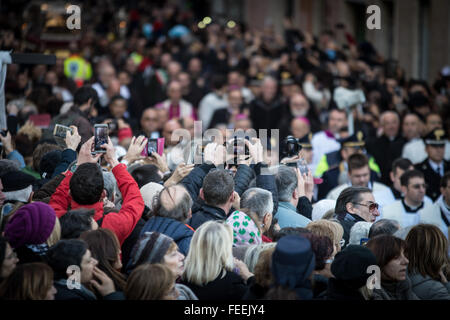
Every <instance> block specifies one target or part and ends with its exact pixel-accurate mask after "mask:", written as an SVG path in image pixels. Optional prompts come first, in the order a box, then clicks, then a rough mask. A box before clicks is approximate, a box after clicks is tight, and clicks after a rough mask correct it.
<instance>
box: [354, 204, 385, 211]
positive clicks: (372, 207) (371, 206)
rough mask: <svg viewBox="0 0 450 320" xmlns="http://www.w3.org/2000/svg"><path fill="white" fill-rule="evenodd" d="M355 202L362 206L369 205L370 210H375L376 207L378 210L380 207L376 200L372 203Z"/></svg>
mask: <svg viewBox="0 0 450 320" xmlns="http://www.w3.org/2000/svg"><path fill="white" fill-rule="evenodd" d="M353 204H358V205H360V206H364V207H368V208H369V211H370V212H373V211H375V209H377V210H378V207H379V205H378V203H376V202H372V203H371V204H364V203H358V202H353Z"/></svg>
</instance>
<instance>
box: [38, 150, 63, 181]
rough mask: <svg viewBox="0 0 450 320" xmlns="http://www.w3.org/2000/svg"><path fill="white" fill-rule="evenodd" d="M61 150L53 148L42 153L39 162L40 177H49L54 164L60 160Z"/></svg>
mask: <svg viewBox="0 0 450 320" xmlns="http://www.w3.org/2000/svg"><path fill="white" fill-rule="evenodd" d="M61 157H62V151H60V150H53V151H50V152H47V153H46V154H44V156H43V157H42V159H41V162H40V163H39V173H40V174H41V176H42V178H51V177H52V175H53V172H54V171H55V168H56V166H57V165H58V163H59V162H60V161H61Z"/></svg>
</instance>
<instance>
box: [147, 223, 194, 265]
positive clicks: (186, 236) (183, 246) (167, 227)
mask: <svg viewBox="0 0 450 320" xmlns="http://www.w3.org/2000/svg"><path fill="white" fill-rule="evenodd" d="M155 231H156V232H159V233H162V234H165V235H166V236H169V237H171V238H172V239H173V241H175V242H176V244H177V245H178V248H179V250H180V252H181V253H182V254H184V255H185V256H186V255H187V254H188V251H189V246H190V244H191V239H192V236H193V235H194V231H193V230H192V229H190V228H189V227H188V226H186V225H185V224H184V223H181V222H180V221H177V220H175V219H171V218H166V217H151V218H150V219H149V220H148V221H147V222H146V223H145V225H144V227H143V228H142V230H141V235H143V234H144V233H145V232H155Z"/></svg>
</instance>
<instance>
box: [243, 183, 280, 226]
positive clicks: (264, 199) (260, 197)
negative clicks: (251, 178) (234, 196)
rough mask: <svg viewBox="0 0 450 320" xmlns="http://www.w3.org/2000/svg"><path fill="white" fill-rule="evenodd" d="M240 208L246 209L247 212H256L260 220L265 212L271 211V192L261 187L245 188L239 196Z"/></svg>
mask: <svg viewBox="0 0 450 320" xmlns="http://www.w3.org/2000/svg"><path fill="white" fill-rule="evenodd" d="M241 208H243V209H248V212H246V213H247V214H249V215H250V214H256V216H257V218H258V220H259V221H262V220H263V218H264V216H265V215H266V214H267V213H272V211H273V200H272V193H271V192H270V191H267V190H264V189H261V188H250V189H247V190H246V191H245V192H244V193H243V194H242V198H241Z"/></svg>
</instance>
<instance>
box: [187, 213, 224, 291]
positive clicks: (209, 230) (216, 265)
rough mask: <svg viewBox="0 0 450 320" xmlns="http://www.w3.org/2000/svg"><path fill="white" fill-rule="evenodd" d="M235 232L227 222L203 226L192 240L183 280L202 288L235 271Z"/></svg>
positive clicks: (215, 222)
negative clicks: (233, 248)
mask: <svg viewBox="0 0 450 320" xmlns="http://www.w3.org/2000/svg"><path fill="white" fill-rule="evenodd" d="M232 247H233V230H232V229H231V227H230V226H229V225H227V224H226V223H225V222H217V221H208V222H205V223H204V224H202V225H201V226H200V227H199V228H198V229H197V231H195V233H194V236H193V237H192V240H191V245H190V248H189V253H188V255H187V257H186V260H185V266H186V268H185V271H184V274H183V276H182V278H183V279H184V280H185V281H188V282H190V283H193V284H196V285H199V286H202V285H205V284H207V283H208V282H211V281H213V280H214V279H216V278H217V277H219V276H220V274H221V278H223V277H224V276H225V273H226V271H227V270H228V271H231V270H232V269H233V251H232Z"/></svg>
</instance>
